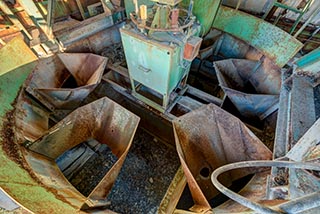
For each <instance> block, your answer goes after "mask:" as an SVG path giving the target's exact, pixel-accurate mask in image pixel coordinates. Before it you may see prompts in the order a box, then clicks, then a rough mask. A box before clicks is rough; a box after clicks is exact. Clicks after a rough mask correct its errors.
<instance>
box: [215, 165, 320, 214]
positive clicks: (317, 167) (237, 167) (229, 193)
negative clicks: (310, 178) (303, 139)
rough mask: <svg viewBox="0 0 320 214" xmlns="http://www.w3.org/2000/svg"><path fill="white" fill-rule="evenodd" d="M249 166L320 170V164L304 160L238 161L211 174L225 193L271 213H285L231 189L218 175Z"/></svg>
mask: <svg viewBox="0 0 320 214" xmlns="http://www.w3.org/2000/svg"><path fill="white" fill-rule="evenodd" d="M247 167H287V168H293V169H308V170H316V171H320V165H319V164H314V163H303V162H289V161H244V162H237V163H232V164H228V165H225V166H222V167H220V168H218V169H216V170H215V171H214V172H213V173H212V175H211V181H212V183H213V185H214V186H215V187H216V188H217V189H218V190H219V191H220V192H221V193H223V194H224V195H226V196H228V197H229V198H230V199H232V200H234V201H236V202H238V203H240V204H242V205H243V206H245V207H248V208H250V209H252V210H254V211H257V212H260V213H270V214H276V213H277V214H279V213H283V212H282V211H280V210H275V209H271V208H269V207H266V206H263V205H261V204H258V203H256V202H253V201H250V200H249V199H247V198H245V197H243V196H241V195H239V194H237V193H235V192H233V191H231V190H230V189H228V188H227V187H225V186H223V185H222V184H221V183H220V182H219V181H218V177H219V175H221V174H222V173H225V172H227V171H230V170H234V169H240V168H247Z"/></svg>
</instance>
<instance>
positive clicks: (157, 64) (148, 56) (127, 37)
mask: <svg viewBox="0 0 320 214" xmlns="http://www.w3.org/2000/svg"><path fill="white" fill-rule="evenodd" d="M120 32H121V37H122V44H123V47H124V50H125V54H126V59H127V63H128V69H129V73H130V77H131V78H132V79H134V80H136V81H138V82H140V83H142V84H143V85H145V86H147V87H149V88H152V89H153V90H155V91H157V92H158V93H160V94H167V95H168V94H169V93H170V92H171V91H172V90H173V89H174V88H175V87H176V86H177V84H178V82H179V81H180V79H181V78H182V76H183V74H184V73H185V72H184V71H185V70H184V69H183V68H181V67H180V65H179V62H180V47H178V46H176V45H173V46H169V45H160V44H159V43H157V42H154V41H152V40H148V39H147V38H144V37H142V36H140V35H138V34H135V33H132V32H131V31H130V30H126V29H121V31H120Z"/></svg>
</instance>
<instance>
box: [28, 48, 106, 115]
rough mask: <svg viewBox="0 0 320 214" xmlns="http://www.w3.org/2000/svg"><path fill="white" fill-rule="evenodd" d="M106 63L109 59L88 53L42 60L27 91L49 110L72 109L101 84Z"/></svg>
mask: <svg viewBox="0 0 320 214" xmlns="http://www.w3.org/2000/svg"><path fill="white" fill-rule="evenodd" d="M106 64H107V58H105V57H102V56H98V55H94V54H87V53H79V54H76V53H63V54H58V55H54V56H52V57H49V58H46V59H41V60H40V61H39V64H38V65H37V67H36V68H35V70H34V71H33V73H32V74H31V76H30V78H31V80H30V83H29V85H28V87H27V89H26V90H27V92H29V93H30V94H32V95H33V96H34V97H35V98H37V99H38V100H39V101H40V102H41V103H42V104H43V105H45V106H46V107H48V108H49V109H50V110H54V109H73V108H74V107H77V106H79V104H80V103H81V102H82V101H83V99H84V98H86V97H87V96H88V95H89V93H90V92H91V91H93V90H94V89H95V87H96V86H97V85H98V84H99V83H100V80H101V77H102V74H103V72H104V68H105V66H106Z"/></svg>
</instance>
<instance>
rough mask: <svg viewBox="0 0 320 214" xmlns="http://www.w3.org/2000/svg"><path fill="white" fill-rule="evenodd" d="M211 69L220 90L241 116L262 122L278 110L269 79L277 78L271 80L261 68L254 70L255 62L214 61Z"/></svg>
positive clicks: (276, 99)
mask: <svg viewBox="0 0 320 214" xmlns="http://www.w3.org/2000/svg"><path fill="white" fill-rule="evenodd" d="M214 67H215V69H216V72H217V77H218V81H219V84H220V86H221V88H222V89H223V91H224V93H225V94H226V95H227V96H228V97H229V99H230V100H231V102H232V103H233V104H234V105H235V107H236V108H237V109H238V111H239V112H240V114H241V115H243V116H244V117H247V118H257V117H258V118H259V119H260V120H263V119H264V118H266V117H267V116H269V115H270V114H271V113H273V112H274V111H276V110H277V109H278V107H279V106H278V102H279V95H278V94H270V91H273V90H271V89H272V88H274V85H272V84H273V82H272V78H280V75H277V76H274V77H270V75H269V74H267V73H263V69H259V70H257V69H258V67H259V64H258V62H256V61H251V60H245V59H228V60H222V61H217V62H214ZM255 72H260V74H259V75H256V74H255ZM268 88H270V90H268Z"/></svg>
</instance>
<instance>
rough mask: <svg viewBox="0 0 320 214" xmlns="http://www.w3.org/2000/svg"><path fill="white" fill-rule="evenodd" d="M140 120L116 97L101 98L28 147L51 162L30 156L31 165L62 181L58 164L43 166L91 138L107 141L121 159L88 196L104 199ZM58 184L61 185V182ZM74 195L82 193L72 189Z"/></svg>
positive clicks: (93, 199)
mask: <svg viewBox="0 0 320 214" xmlns="http://www.w3.org/2000/svg"><path fill="white" fill-rule="evenodd" d="M139 120H140V119H139V117H137V116H136V115H134V114H132V113H131V112H129V111H128V110H126V109H125V108H123V107H121V106H120V105H118V104H117V103H115V102H113V101H112V100H110V99H108V98H101V99H99V100H97V101H95V102H92V103H90V104H88V105H85V106H83V107H80V108H78V109H77V110H75V111H73V112H72V113H70V114H69V115H68V116H67V117H65V118H64V119H63V120H61V121H60V122H59V123H57V124H56V125H55V126H53V127H52V128H50V129H49V130H48V131H47V133H46V134H45V135H43V136H42V137H40V138H39V139H38V140H36V141H35V142H33V143H31V145H28V146H27V148H28V149H29V150H31V151H33V152H36V153H38V154H40V155H41V156H42V157H43V158H45V159H47V160H48V161H37V160H36V159H39V158H32V157H31V158H26V159H27V161H28V162H29V165H31V166H34V167H33V172H35V173H36V174H39V175H40V176H42V177H43V176H44V175H45V177H46V179H45V180H50V179H51V180H52V179H54V180H56V181H57V182H58V181H59V179H58V177H59V176H60V174H62V173H61V171H60V170H59V169H58V168H57V166H56V165H55V164H54V165H55V167H53V166H51V168H54V170H53V169H52V170H51V172H50V170H46V169H44V167H41V165H43V164H46V162H48V163H47V165H52V163H54V160H55V159H57V158H58V157H59V156H60V155H62V154H63V153H64V152H66V151H67V150H69V149H71V148H73V147H75V146H77V145H79V144H81V143H83V142H85V141H87V140H90V139H95V140H96V141H98V142H99V143H101V144H106V145H107V146H108V147H109V148H110V149H111V151H112V153H113V154H114V155H115V156H117V158H118V159H117V161H116V162H115V163H114V165H113V166H112V168H111V169H110V170H109V171H108V172H107V173H106V175H105V176H104V177H103V179H102V180H101V181H100V183H99V184H98V185H97V186H96V187H95V188H94V190H93V191H92V192H91V193H90V194H89V196H88V199H89V200H90V201H91V202H92V201H95V200H104V199H105V198H106V196H107V195H108V193H109V191H110V190H111V188H112V185H113V183H114V182H115V179H116V178H117V176H118V174H119V172H120V169H121V166H122V164H123V162H124V160H125V157H126V155H127V153H128V151H129V148H130V146H131V142H132V140H133V137H134V134H135V131H136V129H137V127H138V123H139ZM55 176H56V177H57V178H55ZM60 177H61V176H60ZM60 180H61V179H60ZM56 185H57V188H58V186H59V184H56ZM62 186H65V184H63V185H62ZM61 191H67V190H61ZM72 194H78V195H79V194H80V193H79V192H78V193H75V192H74V191H72ZM65 195H68V193H65ZM67 198H68V197H67ZM70 198H72V197H71V196H70Z"/></svg>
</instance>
